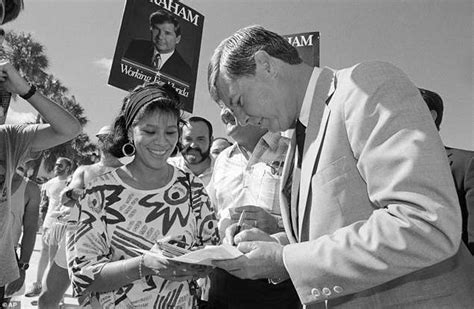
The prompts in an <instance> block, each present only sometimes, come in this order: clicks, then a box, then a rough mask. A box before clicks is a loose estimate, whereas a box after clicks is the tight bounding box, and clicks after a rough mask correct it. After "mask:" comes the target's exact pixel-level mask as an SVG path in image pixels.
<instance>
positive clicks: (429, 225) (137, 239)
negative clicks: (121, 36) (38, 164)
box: [0, 1, 474, 309]
mask: <svg viewBox="0 0 474 309" xmlns="http://www.w3.org/2000/svg"><path fill="white" fill-rule="evenodd" d="M7 2H8V1H7ZM19 2H21V1H19ZM2 3H3V6H4V7H3V9H5V8H6V6H5V5H4V3H5V2H2ZM15 3H18V1H15ZM9 8H10V9H11V6H10V7H9ZM9 14H12V13H9ZM14 14H16V15H18V11H15V13H14ZM4 15H5V16H11V15H8V14H4ZM16 15H15V16H16ZM8 18H10V19H11V17H8ZM8 18H7V17H6V18H4V19H3V21H2V22H5V21H8V20H9V19H8ZM13 18H14V17H13ZM160 23H161V21H160ZM162 23H164V24H165V26H166V24H167V23H169V24H171V25H172V21H166V20H165V21H164V22H162ZM155 30H156V29H155ZM156 31H158V30H156ZM0 83H1V84H2V85H3V87H4V88H5V89H6V90H8V91H9V92H11V93H14V94H18V95H19V96H20V97H21V98H22V99H23V100H25V101H27V102H28V104H30V105H31V106H32V107H33V108H34V109H35V110H36V111H37V112H38V113H39V114H40V115H41V116H42V118H43V119H44V120H45V123H43V124H18V125H6V124H1V125H0V143H1V145H0V172H1V173H0V189H1V192H2V193H1V200H0V221H1V222H0V248H1V250H0V267H1V272H0V287H1V289H0V301H1V304H2V306H4V307H5V306H8V299H9V295H12V294H14V293H15V292H17V291H18V290H20V289H21V287H22V286H23V285H24V284H25V271H26V270H27V269H28V266H29V261H30V258H31V255H32V251H33V247H34V244H35V239H36V232H37V229H38V222H39V221H42V222H43V223H42V229H41V233H42V243H41V248H42V249H41V256H40V261H39V265H38V269H37V274H36V281H35V282H32V283H28V284H29V289H28V291H26V296H39V300H38V306H39V308H58V307H59V306H60V304H61V302H62V299H63V297H64V293H65V292H66V290H67V288H68V287H69V286H70V285H72V289H73V292H74V296H75V297H77V299H78V302H79V304H80V306H81V307H84V308H135V307H141V308H207V309H214V308H217V309H220V308H224V309H226V308H228V309H236V308H264V309H265V308H303V307H304V308H327V307H331V308H333V307H334V308H381V307H397V308H469V307H471V306H472V304H473V303H474V277H473V276H472V274H473V273H474V258H473V255H474V152H472V151H465V150H459V149H454V148H450V147H445V146H444V145H443V143H442V141H441V138H440V135H439V133H438V130H439V129H440V124H441V120H442V116H443V101H442V99H441V97H440V96H439V95H438V94H437V93H436V92H434V91H430V90H426V89H423V88H418V87H417V86H415V85H414V84H413V83H412V82H411V81H410V80H409V78H408V77H407V76H406V75H405V74H404V73H403V72H402V71H401V70H400V69H398V68H397V67H395V66H393V65H391V64H389V63H385V62H363V63H359V64H356V65H354V66H352V67H350V68H345V69H339V70H335V69H330V68H319V67H311V66H309V65H307V64H305V63H304V62H302V60H301V58H300V56H299V55H298V52H297V50H296V49H295V47H293V46H292V45H291V44H289V43H288V41H287V40H286V39H285V38H283V37H282V36H280V35H278V34H276V33H274V32H272V31H270V30H268V29H265V28H263V27H261V26H250V27H245V28H242V29H240V30H238V31H237V32H235V33H234V34H233V35H232V36H230V37H228V38H226V39H224V40H223V41H222V42H221V43H220V44H219V45H218V46H217V48H216V49H215V51H214V54H213V56H212V58H211V60H210V62H209V66H208V85H209V92H210V95H211V98H212V99H213V100H214V101H215V102H216V103H217V104H214V105H215V108H219V109H220V113H221V120H222V123H223V124H224V126H225V128H226V135H227V137H214V131H213V124H212V123H211V122H210V121H209V120H208V119H205V118H203V117H200V116H197V115H192V116H191V117H188V118H186V119H184V118H183V112H182V104H181V103H180V99H179V95H178V93H177V92H176V91H175V90H174V89H173V87H172V86H171V85H169V84H166V83H160V82H153V83H144V84H143V85H140V86H137V87H136V88H135V89H133V90H131V91H130V92H129V93H128V94H127V95H126V96H125V97H124V99H123V102H122V106H121V108H120V109H119V110H117V115H118V116H117V117H116V118H115V119H114V121H113V123H112V124H110V125H107V124H104V127H103V128H102V129H101V130H99V132H97V134H96V137H97V140H98V149H99V151H100V154H99V156H100V159H99V161H98V162H96V163H94V164H92V165H83V166H79V167H77V168H75V165H76V162H73V161H72V160H71V159H70V158H66V157H58V158H57V160H56V164H55V166H54V170H53V173H54V177H52V178H51V179H50V180H48V181H47V182H46V183H44V184H43V185H42V186H41V190H40V189H39V186H38V185H37V184H36V183H35V182H34V181H32V180H30V179H28V178H27V177H24V175H23V174H22V173H21V170H22V169H20V168H21V167H23V166H25V165H26V164H27V162H28V161H29V160H31V159H34V158H36V157H38V155H39V154H40V152H41V151H43V150H45V149H48V148H51V147H54V146H56V145H59V144H62V143H64V142H67V141H69V140H71V139H73V138H74V137H76V136H77V135H78V134H79V132H80V130H81V126H80V124H79V121H78V120H77V119H75V118H74V117H73V116H72V115H71V114H70V113H69V112H67V111H66V110H65V109H64V108H63V107H61V105H59V104H56V103H55V102H53V101H51V100H50V99H48V98H46V97H45V96H43V95H42V94H41V93H39V91H37V89H36V88H35V86H34V85H31V84H29V83H28V82H27V80H26V79H25V78H23V77H22V76H21V75H20V74H19V72H18V71H17V70H16V69H15V68H14V67H13V66H12V65H11V64H10V63H8V62H2V63H0ZM427 107H428V108H427ZM284 132H285V133H284ZM288 132H290V133H289V134H288ZM227 138H229V139H230V140H231V141H229V139H227ZM126 157H127V158H128V159H127V160H126V161H127V162H125V161H124V160H123V158H126ZM123 162H125V163H123ZM23 170H24V168H23ZM39 217H42V219H43V220H38V218H39ZM163 242H166V243H168V244H170V245H174V246H178V247H180V248H182V249H187V250H191V251H192V250H199V249H200V248H203V247H204V246H207V245H219V244H226V245H233V246H236V248H237V249H238V250H239V251H240V252H242V253H243V255H241V256H240V257H238V258H235V259H227V260H218V259H216V260H215V261H213V266H209V265H200V264H196V265H195V264H188V263H182V262H178V261H175V260H172V259H169V258H166V257H165V256H164V255H163V254H160V253H162V251H161V250H162V246H161V244H162V243H163ZM469 250H470V251H469Z"/></svg>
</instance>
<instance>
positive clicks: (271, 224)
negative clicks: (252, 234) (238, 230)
mask: <svg viewBox="0 0 474 309" xmlns="http://www.w3.org/2000/svg"><path fill="white" fill-rule="evenodd" d="M243 211H245V220H244V223H245V224H246V225H248V226H251V227H256V228H259V229H260V230H262V231H265V232H266V233H268V234H273V233H276V232H278V231H279V228H278V220H277V219H276V218H275V217H274V216H273V215H272V214H271V213H270V212H268V211H267V210H266V209H265V208H262V207H259V206H255V205H244V206H238V207H233V208H232V209H230V218H231V221H230V223H237V222H238V220H239V218H240V215H241V213H242V212H243Z"/></svg>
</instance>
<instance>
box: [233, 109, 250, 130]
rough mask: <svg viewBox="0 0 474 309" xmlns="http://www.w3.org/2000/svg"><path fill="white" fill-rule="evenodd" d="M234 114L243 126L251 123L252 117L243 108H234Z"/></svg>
mask: <svg viewBox="0 0 474 309" xmlns="http://www.w3.org/2000/svg"><path fill="white" fill-rule="evenodd" d="M233 114H234V116H235V118H236V119H237V121H238V122H239V124H240V125H241V126H246V125H248V124H249V120H250V117H249V116H248V115H247V114H246V113H245V112H244V111H243V110H242V109H241V108H236V109H234V110H233Z"/></svg>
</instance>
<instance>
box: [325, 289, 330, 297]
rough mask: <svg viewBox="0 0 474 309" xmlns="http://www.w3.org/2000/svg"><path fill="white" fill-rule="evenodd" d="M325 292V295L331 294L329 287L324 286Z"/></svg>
mask: <svg viewBox="0 0 474 309" xmlns="http://www.w3.org/2000/svg"><path fill="white" fill-rule="evenodd" d="M323 294H324V296H329V295H331V290H330V289H328V288H323Z"/></svg>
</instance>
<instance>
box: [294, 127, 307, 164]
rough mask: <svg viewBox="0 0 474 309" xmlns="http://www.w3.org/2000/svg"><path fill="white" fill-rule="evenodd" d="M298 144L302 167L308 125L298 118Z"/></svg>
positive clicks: (299, 162)
mask: <svg viewBox="0 0 474 309" xmlns="http://www.w3.org/2000/svg"><path fill="white" fill-rule="evenodd" d="M295 134H296V145H297V146H298V167H301V160H302V159H303V150H304V139H305V137H306V127H305V126H304V125H303V124H302V123H301V122H300V121H299V120H298V121H296V128H295Z"/></svg>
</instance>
